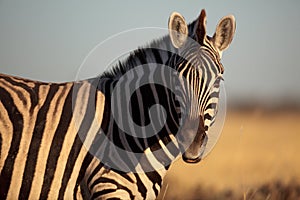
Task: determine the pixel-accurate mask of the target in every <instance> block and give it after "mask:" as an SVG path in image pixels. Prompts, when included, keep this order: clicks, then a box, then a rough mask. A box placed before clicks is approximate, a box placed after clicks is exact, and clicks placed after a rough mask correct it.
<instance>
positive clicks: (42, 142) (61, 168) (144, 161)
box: [0, 10, 235, 199]
mask: <svg viewBox="0 0 300 200" xmlns="http://www.w3.org/2000/svg"><path fill="white" fill-rule="evenodd" d="M168 29H169V34H168V35H166V36H164V37H162V38H160V39H157V40H154V41H153V42H152V43H150V44H148V45H146V46H145V47H141V48H139V49H137V50H135V51H134V52H132V53H131V54H130V56H129V57H128V58H127V59H126V60H125V61H122V62H120V63H119V64H118V65H116V66H115V67H114V68H113V69H111V70H109V71H106V72H104V73H103V74H101V75H100V76H98V77H96V78H90V79H86V80H82V81H74V82H66V83H48V82H41V81H33V80H29V79H25V78H19V77H15V76H10V75H5V74H0V94H1V95H0V199H17V198H19V199H36V198H39V199H47V198H48V199H71V198H73V199H155V198H156V197H157V196H158V194H159V192H160V189H161V187H162V182H163V178H164V176H165V174H166V172H167V170H168V168H169V167H170V165H171V163H172V162H173V161H174V158H176V157H178V156H179V155H181V156H182V158H183V160H184V161H185V162H187V163H197V162H199V161H200V160H201V158H202V156H203V151H204V149H205V146H206V143H207V140H208V137H207V131H208V130H209V128H210V127H211V126H212V124H213V123H214V120H215V116H216V113H217V108H218V107H217V104H218V98H219V87H220V86H219V85H220V82H221V81H222V74H223V73H224V68H223V66H222V64H221V61H220V59H221V57H222V52H223V51H224V50H225V49H227V48H228V46H229V45H230V43H231V41H232V39H233V36H234V33H235V18H234V17H233V16H232V15H228V16H225V17H223V18H222V19H221V20H220V22H219V23H218V25H217V28H216V31H215V33H214V35H213V36H212V37H209V36H207V35H206V12H205V10H202V11H201V13H200V15H199V17H198V18H197V19H196V20H195V21H193V22H192V23H190V24H187V23H186V21H185V19H184V18H183V16H182V15H181V14H179V13H177V12H174V13H172V14H171V15H170V18H169V22H168ZM190 41H194V42H190ZM153 63H155V64H157V65H155V66H156V67H155V66H154V67H153V66H152V64H153ZM140 65H145V66H146V68H144V69H143V70H144V71H141V73H142V74H143V76H145V77H146V79H147V78H148V79H149V74H150V73H154V74H152V77H154V76H159V77H161V78H162V79H163V80H164V81H165V82H166V83H171V84H173V85H174V88H173V89H174V90H176V91H177V90H178V91H179V92H178V93H176V92H175V93H176V94H177V95H178V96H177V97H175V94H174V92H173V91H171V90H169V88H166V87H163V86H162V85H159V84H155V83H149V84H147V85H143V86H142V87H140V88H139V89H137V90H136V91H134V92H133V93H132V96H131V97H130V105H131V106H130V109H129V110H131V111H132V112H131V114H130V116H131V117H132V119H133V120H134V121H135V123H136V124H138V125H141V126H145V125H147V124H148V123H149V121H151V120H155V119H154V118H151V117H150V116H149V114H147V111H148V110H149V108H150V107H151V106H153V105H154V104H160V105H162V106H163V107H164V109H165V113H156V114H157V119H160V118H161V117H162V118H163V117H166V121H165V124H163V127H162V128H161V129H160V130H158V131H157V132H155V134H153V135H151V137H147V133H146V135H144V136H145V137H135V136H134V135H130V134H128V133H125V132H126V130H123V129H121V128H120V127H119V124H118V123H117V122H116V118H118V116H113V111H112V110H113V109H115V110H116V112H117V113H118V112H123V110H122V109H123V108H124V107H125V108H126V105H125V106H123V102H122V101H120V98H122V97H124V96H119V98H115V99H113V98H112V97H113V95H114V91H116V90H115V88H117V87H120V88H119V90H118V91H119V92H120V93H122V92H123V94H124V95H125V97H124V98H128V97H127V96H126V91H127V89H126V88H125V87H124V85H126V84H128V85H130V84H132V82H134V81H133V80H136V79H134V78H133V79H132V80H129V79H127V82H126V80H124V81H125V82H123V83H124V84H123V83H122V84H119V85H118V83H119V82H121V81H120V79H121V78H122V77H124V76H125V75H126V73H127V72H128V71H130V70H133V69H136V68H138V66H140ZM160 65H166V66H168V67H169V68H170V69H172V70H171V72H170V71H168V70H167V71H165V70H163V69H164V68H163V67H160ZM145 70H146V71H145ZM147 70H150V71H147ZM151 70H152V71H151ZM174 71H176V72H177V75H178V77H179V78H178V79H176V81H175V82H173V81H174V79H173V77H172V76H174V73H173V72H174ZM134 73H135V72H134ZM134 73H133V74H134ZM133 84H134V83H133ZM122 87H123V88H122ZM182 102H183V104H182ZM119 104H121V105H119ZM118 109H121V111H120V110H118ZM126 109H127V108H126ZM121 116H123V115H122V114H121ZM121 121H122V122H121V123H123V125H124V126H129V129H130V128H131V129H130V130H132V127H131V125H130V124H129V125H128V124H126V122H128V121H127V119H123V118H121ZM158 121H159V120H158ZM194 124H196V126H195V127H196V129H195V128H193V125H194ZM133 132H134V130H133ZM176 133H177V134H176ZM142 134H145V133H142ZM103 138H106V139H108V140H109V141H110V142H112V143H113V144H114V145H115V146H116V148H117V147H118V148H120V149H123V150H126V151H128V152H129V153H128V154H122V155H118V154H117V153H118V151H114V150H113V149H111V148H112V147H110V146H108V145H107V144H106V143H104V142H103ZM186 141H189V143H185V142H186ZM156 150H157V152H159V153H157V154H156V153H154V152H156ZM159 150H160V151H159ZM130 152H135V153H139V154H137V155H138V156H136V157H130V156H131V154H130ZM99 156H100V157H101V156H102V157H101V158H103V157H105V158H106V160H105V161H103V160H101V159H99ZM124 163H125V164H124ZM155 164H157V165H158V166H160V167H155V166H154V165H155ZM120 165H121V167H120ZM153 166H154V167H153ZM137 168H139V170H136V169H137ZM135 170H136V171H135Z"/></svg>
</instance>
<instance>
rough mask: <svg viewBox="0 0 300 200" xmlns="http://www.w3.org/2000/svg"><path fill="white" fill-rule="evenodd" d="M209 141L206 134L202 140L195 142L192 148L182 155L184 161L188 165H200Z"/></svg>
mask: <svg viewBox="0 0 300 200" xmlns="http://www.w3.org/2000/svg"><path fill="white" fill-rule="evenodd" d="M207 141H208V137H207V135H206V133H204V134H203V135H202V139H201V141H200V143H199V141H197V142H196V141H194V142H193V143H192V144H191V146H190V147H189V148H188V149H187V150H186V151H185V152H184V153H183V154H182V159H183V161H185V162H186V163H198V162H200V161H201V159H202V156H203V154H204V152H205V147H206V144H207Z"/></svg>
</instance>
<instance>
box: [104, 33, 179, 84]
mask: <svg viewBox="0 0 300 200" xmlns="http://www.w3.org/2000/svg"><path fill="white" fill-rule="evenodd" d="M170 50H172V51H174V50H175V48H174V47H173V46H172V44H171V41H170V37H169V35H165V36H163V37H161V38H159V39H156V40H153V41H152V42H150V43H148V44H146V45H145V46H142V47H138V48H137V49H136V50H134V51H132V52H131V53H130V55H129V56H128V57H127V58H125V59H124V60H122V61H120V60H119V61H118V64H116V65H115V66H113V67H112V68H111V69H108V70H107V71H105V72H104V73H102V74H101V75H100V78H108V79H114V80H117V79H119V78H120V77H121V76H122V75H124V74H125V73H126V72H127V71H129V70H130V69H133V68H134V67H137V66H140V65H142V64H147V63H159V64H163V61H165V60H167V59H168V57H166V55H167V54H160V58H157V56H158V55H155V53H159V52H165V53H166V52H167V51H170ZM154 51H156V52H154ZM160 59H164V60H163V61H161V60H160Z"/></svg>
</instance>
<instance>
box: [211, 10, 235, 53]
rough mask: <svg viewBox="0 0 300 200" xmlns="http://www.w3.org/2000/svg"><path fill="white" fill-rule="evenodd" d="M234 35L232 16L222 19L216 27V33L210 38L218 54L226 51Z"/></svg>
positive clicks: (233, 19)
mask: <svg viewBox="0 0 300 200" xmlns="http://www.w3.org/2000/svg"><path fill="white" fill-rule="evenodd" d="M234 33H235V18H234V16H233V15H228V16H226V17H223V18H222V19H221V20H220V22H219V24H218V25H217V28H216V32H215V34H214V36H213V37H212V42H213V44H214V46H215V47H216V48H217V49H218V50H219V52H220V53H222V51H224V50H225V49H227V48H228V47H229V45H230V43H231V41H232V39H233V36H234Z"/></svg>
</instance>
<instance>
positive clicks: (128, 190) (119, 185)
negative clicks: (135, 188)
mask: <svg viewBox="0 0 300 200" xmlns="http://www.w3.org/2000/svg"><path fill="white" fill-rule="evenodd" d="M101 183H104V184H105V183H111V184H114V185H115V186H116V187H117V189H104V190H101V191H97V192H95V193H94V194H93V195H92V199H95V198H97V197H100V196H101V195H104V194H108V193H111V192H114V191H116V190H124V191H126V192H127V193H128V194H129V196H130V199H134V195H133V194H132V191H131V190H130V189H129V188H127V187H126V186H124V185H121V184H119V183H118V182H117V181H116V180H114V179H110V178H105V177H100V178H99V179H97V180H95V181H94V182H93V184H92V186H91V188H93V187H95V186H96V185H98V184H101Z"/></svg>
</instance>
